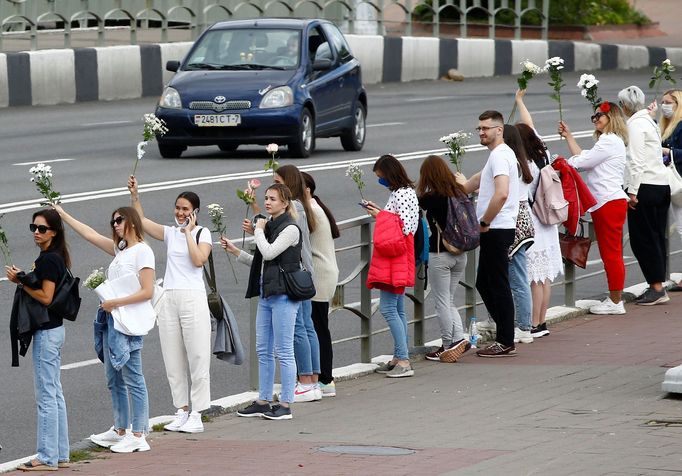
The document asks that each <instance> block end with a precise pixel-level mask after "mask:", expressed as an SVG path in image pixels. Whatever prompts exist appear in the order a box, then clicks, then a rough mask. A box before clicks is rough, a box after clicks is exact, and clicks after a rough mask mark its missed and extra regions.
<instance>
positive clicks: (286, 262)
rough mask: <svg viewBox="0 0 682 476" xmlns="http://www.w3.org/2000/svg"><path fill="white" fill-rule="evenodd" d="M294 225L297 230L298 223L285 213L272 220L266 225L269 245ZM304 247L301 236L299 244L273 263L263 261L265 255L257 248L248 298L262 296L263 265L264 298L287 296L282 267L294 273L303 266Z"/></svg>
mask: <svg viewBox="0 0 682 476" xmlns="http://www.w3.org/2000/svg"><path fill="white" fill-rule="evenodd" d="M289 225H294V226H295V227H296V228H297V229H298V226H297V225H296V221H295V220H294V219H293V218H292V217H291V215H289V213H283V214H282V215H280V216H278V217H277V218H275V219H273V220H270V221H269V222H268V223H267V224H266V225H265V238H266V239H267V240H268V243H273V242H274V241H275V240H276V239H277V237H278V236H279V234H280V233H281V232H282V230H284V229H285V228H286V227H287V226H289ZM302 246H303V239H302V236H301V234H300V229H299V238H298V244H297V245H296V246H290V247H289V248H287V249H286V250H284V251H283V252H282V253H281V254H280V255H279V256H277V257H276V258H275V259H274V260H271V261H263V255H261V252H260V250H258V248H256V253H255V254H254V256H253V262H252V263H251V272H250V273H249V284H248V286H247V288H246V298H247V299H248V298H252V297H255V296H260V294H261V293H260V281H261V265H262V268H263V280H262V281H263V297H269V296H276V295H278V294H286V293H287V288H286V286H285V284H284V276H282V273H281V272H280V270H279V268H280V266H281V267H282V269H284V270H285V271H293V270H295V269H297V268H299V267H300V266H301V247H302Z"/></svg>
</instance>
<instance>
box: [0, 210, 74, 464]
mask: <svg viewBox="0 0 682 476" xmlns="http://www.w3.org/2000/svg"><path fill="white" fill-rule="evenodd" d="M29 227H30V229H31V231H32V232H33V241H34V242H35V244H36V245H37V246H38V247H39V248H40V255H39V256H38V258H37V259H36V260H35V262H34V263H33V269H32V270H31V272H30V273H28V274H25V273H23V272H22V271H21V270H20V269H19V268H17V267H16V266H8V267H6V271H7V278H8V279H9V280H10V281H12V282H13V283H16V284H17V285H18V286H19V288H21V291H20V292H23V293H26V294H27V295H28V296H29V297H30V298H31V299H34V300H35V301H37V302H38V303H40V304H41V305H42V306H44V307H47V306H49V305H50V304H51V303H52V298H53V297H54V294H55V289H56V286H57V285H58V284H59V283H60V281H61V279H62V277H63V276H64V274H65V273H66V269H67V268H68V267H70V266H71V261H70V259H69V251H68V249H67V246H66V239H65V238H64V226H63V224H62V220H61V218H60V217H59V214H58V213H57V212H56V211H55V210H40V211H37V212H36V213H34V214H33V222H32V223H31V224H30V225H29ZM43 321H44V322H43V323H42V324H40V325H39V327H38V328H36V329H35V330H34V331H33V336H32V337H33V373H34V383H35V395H36V406H37V410H38V443H37V451H36V452H37V453H38V454H37V455H36V457H35V458H34V459H32V460H31V461H29V462H27V463H25V464H24V465H22V466H20V467H19V469H23V470H29V471H33V470H40V469H45V470H49V471H53V469H52V468H54V469H57V467H68V461H69V428H68V423H67V420H66V403H65V401H64V394H63V393H62V384H61V380H60V373H59V370H60V366H61V352H62V346H63V345H64V326H63V325H62V317H61V316H59V315H57V314H55V313H54V312H52V311H50V310H49V309H47V318H44V319H43Z"/></svg>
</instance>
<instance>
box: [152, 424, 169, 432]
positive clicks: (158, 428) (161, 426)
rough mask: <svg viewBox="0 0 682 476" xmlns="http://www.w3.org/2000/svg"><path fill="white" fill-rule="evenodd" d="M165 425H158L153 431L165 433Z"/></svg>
mask: <svg viewBox="0 0 682 476" xmlns="http://www.w3.org/2000/svg"><path fill="white" fill-rule="evenodd" d="M165 425H166V424H165V423H157V424H156V425H154V426H153V427H152V431H157V432H163V427H164V426H165Z"/></svg>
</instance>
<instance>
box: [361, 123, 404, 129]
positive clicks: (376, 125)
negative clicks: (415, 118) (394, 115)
mask: <svg viewBox="0 0 682 476" xmlns="http://www.w3.org/2000/svg"><path fill="white" fill-rule="evenodd" d="M404 125H405V123H404V122H384V123H381V124H367V125H366V126H365V127H367V128H369V127H386V126H404Z"/></svg>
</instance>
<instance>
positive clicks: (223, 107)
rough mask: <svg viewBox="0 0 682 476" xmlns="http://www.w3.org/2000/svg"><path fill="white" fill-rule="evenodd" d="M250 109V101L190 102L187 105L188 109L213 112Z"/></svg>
mask: <svg viewBox="0 0 682 476" xmlns="http://www.w3.org/2000/svg"><path fill="white" fill-rule="evenodd" d="M250 107H251V101H227V102H224V103H222V104H218V103H215V102H213V101H192V102H191V103H189V108H190V109H212V110H214V111H215V112H222V111H234V110H237V109H249V108H250Z"/></svg>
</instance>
